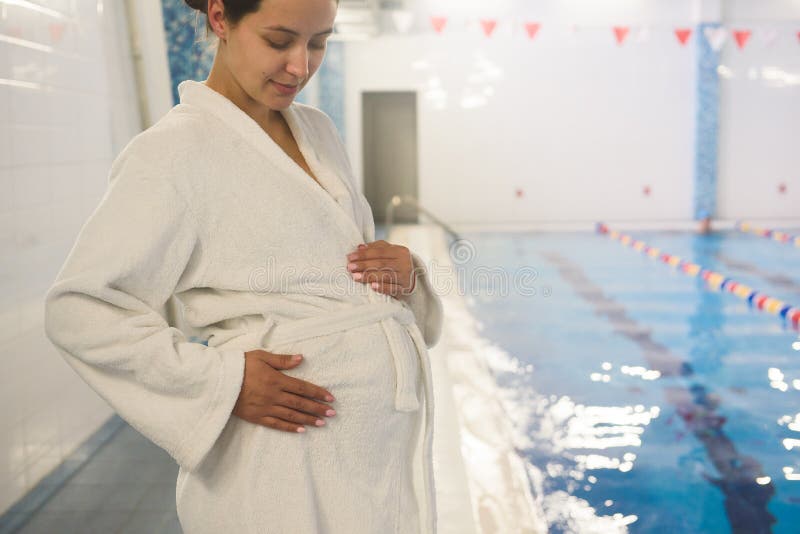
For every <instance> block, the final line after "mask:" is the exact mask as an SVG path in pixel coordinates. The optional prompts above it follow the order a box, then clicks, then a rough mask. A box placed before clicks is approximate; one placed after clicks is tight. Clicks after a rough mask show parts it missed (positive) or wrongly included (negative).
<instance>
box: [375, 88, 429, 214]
mask: <svg viewBox="0 0 800 534" xmlns="http://www.w3.org/2000/svg"><path fill="white" fill-rule="evenodd" d="M362 121H363V124H362V135H363V154H364V196H366V197H367V200H368V201H369V203H370V206H372V214H373V216H374V217H375V223H376V224H383V223H385V222H386V206H387V205H388V203H389V201H390V200H391V199H392V197H393V196H394V195H410V196H413V197H414V198H415V199H416V198H418V191H417V179H418V177H417V168H418V165H417V94H416V93H415V92H368V93H363V94H362ZM417 221H418V217H417V211H416V209H414V207H413V206H411V205H408V204H403V205H401V206H399V207H397V208H396V209H395V210H394V222H398V223H416V222H417Z"/></svg>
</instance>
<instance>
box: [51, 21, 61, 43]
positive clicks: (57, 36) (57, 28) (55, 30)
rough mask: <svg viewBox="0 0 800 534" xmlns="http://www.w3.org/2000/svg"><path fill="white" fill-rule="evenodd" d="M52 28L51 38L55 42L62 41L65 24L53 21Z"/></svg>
mask: <svg viewBox="0 0 800 534" xmlns="http://www.w3.org/2000/svg"><path fill="white" fill-rule="evenodd" d="M49 29H50V39H51V40H52V41H53V42H54V43H58V42H60V41H61V38H62V37H63V36H64V25H63V24H59V23H53V24H51V25H50V26H49Z"/></svg>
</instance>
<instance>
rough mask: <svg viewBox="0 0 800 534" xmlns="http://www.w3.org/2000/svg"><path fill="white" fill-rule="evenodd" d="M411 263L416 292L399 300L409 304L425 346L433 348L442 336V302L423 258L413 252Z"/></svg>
mask: <svg viewBox="0 0 800 534" xmlns="http://www.w3.org/2000/svg"><path fill="white" fill-rule="evenodd" d="M411 261H412V264H413V266H414V272H415V273H416V281H415V283H414V290H413V291H412V292H411V293H409V294H407V295H400V296H399V297H398V298H399V299H400V300H402V301H404V302H405V303H406V304H408V306H409V308H411V311H412V312H414V317H415V319H416V323H417V326H418V327H419V329H420V331H421V332H422V337H423V338H424V339H425V344H426V345H427V346H428V348H431V347H433V346H434V345H436V343H437V342H438V341H439V337H440V336H441V334H442V301H441V299H440V298H439V295H437V294H436V291H434V289H433V286H432V285H431V280H430V275H429V273H428V270H427V268H426V267H425V262H424V261H422V258H420V257H419V256H418V255H416V254H414V253H413V252H412V253H411Z"/></svg>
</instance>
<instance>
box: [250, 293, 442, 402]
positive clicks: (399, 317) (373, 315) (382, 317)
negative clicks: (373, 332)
mask: <svg viewBox="0 0 800 534" xmlns="http://www.w3.org/2000/svg"><path fill="white" fill-rule="evenodd" d="M372 323H381V326H382V327H383V330H384V333H385V335H386V338H387V340H388V342H389V348H390V351H391V353H392V360H393V361H394V371H395V377H396V387H395V394H394V405H395V409H396V410H398V411H401V412H413V411H416V410H418V409H419V407H420V401H419V399H417V384H416V376H417V375H416V373H415V369H414V367H412V366H416V362H413V361H410V359H409V358H408V354H407V350H408V349H407V348H406V345H405V341H404V340H403V339H402V337H403V336H404V334H405V333H404V332H403V330H405V331H406V332H407V333H408V334H409V335H410V337H411V340H412V341H413V342H414V346H415V347H416V352H417V356H418V359H419V364H420V366H421V367H422V369H423V374H424V378H425V379H426V380H425V385H426V388H427V383H428V380H427V379H428V378H429V377H428V376H427V375H428V369H429V365H430V364H429V362H428V361H427V356H428V350H427V346H426V345H425V340H424V338H423V337H422V332H421V331H420V329H419V327H418V326H417V323H416V321H415V318H414V313H413V312H412V311H411V309H410V308H408V307H407V306H404V305H402V304H401V303H400V302H370V303H366V304H359V305H356V306H353V307H349V308H342V309H340V310H335V311H326V312H325V313H323V314H322V315H316V316H312V317H306V318H303V319H295V320H291V321H285V322H277V323H276V322H275V320H274V316H273V315H271V314H268V315H266V317H265V320H264V322H263V324H261V325H259V326H258V327H257V328H255V329H254V330H252V331H250V332H247V333H245V334H243V335H241V336H236V338H237V343H246V344H247V345H248V346H253V347H266V346H268V345H269V346H273V347H278V346H280V345H284V344H289V343H294V342H297V341H302V340H305V339H310V338H315V337H321V336H325V335H328V334H333V333H335V332H341V331H344V330H349V329H351V328H357V327H359V326H365V325H368V324H372Z"/></svg>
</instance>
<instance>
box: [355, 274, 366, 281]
mask: <svg viewBox="0 0 800 534" xmlns="http://www.w3.org/2000/svg"><path fill="white" fill-rule="evenodd" d="M363 276H364V275H363V274H361V273H353V280H361V278H362V277H363Z"/></svg>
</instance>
